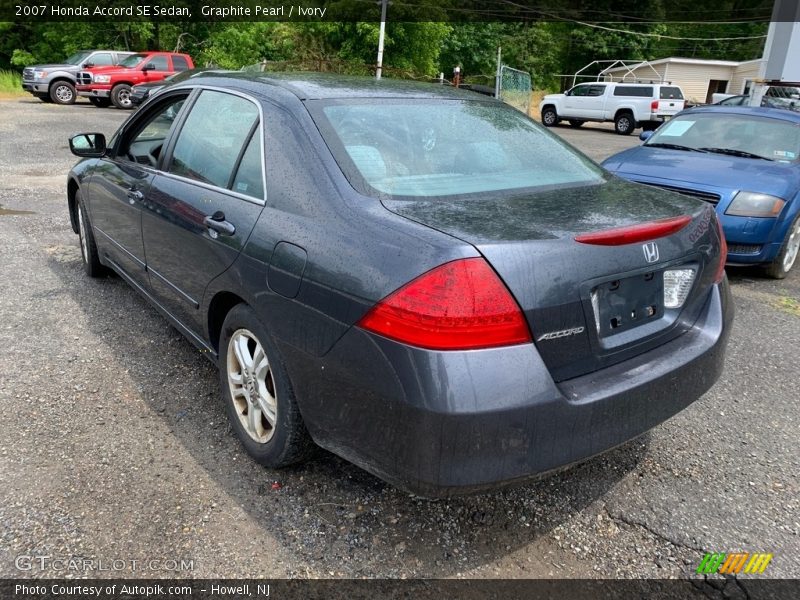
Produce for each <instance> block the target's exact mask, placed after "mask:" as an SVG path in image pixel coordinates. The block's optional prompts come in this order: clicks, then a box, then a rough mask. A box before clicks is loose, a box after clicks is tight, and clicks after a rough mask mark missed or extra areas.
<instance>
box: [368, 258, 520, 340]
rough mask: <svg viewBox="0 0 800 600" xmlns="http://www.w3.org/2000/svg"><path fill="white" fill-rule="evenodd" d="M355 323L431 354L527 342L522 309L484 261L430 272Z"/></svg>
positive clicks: (474, 260)
mask: <svg viewBox="0 0 800 600" xmlns="http://www.w3.org/2000/svg"><path fill="white" fill-rule="evenodd" d="M358 325H359V326H360V327H362V328H363V329H366V330H368V331H371V332H373V333H377V334H379V335H382V336H384V337H387V338H390V339H393V340H397V341H398V342H403V343H404V344H410V345H412V346H419V347H421V348H429V349H432V350H474V349H477V348H493V347H496V346H511V345H515V344H525V343H529V342H531V341H532V340H531V332H530V329H529V328H528V324H527V322H526V321H525V316H524V315H523V314H522V310H521V309H520V307H519V305H518V304H517V303H516V301H515V300H514V298H513V297H512V296H511V293H510V292H509V291H508V289H507V288H506V286H505V285H504V284H503V282H502V281H501V280H500V278H499V277H498V276H497V274H496V273H495V272H494V271H493V270H492V268H491V267H490V266H489V264H488V263H487V262H486V261H485V260H483V259H482V258H465V259H461V260H456V261H453V262H449V263H446V264H444V265H441V266H439V267H436V268H435V269H432V270H430V271H428V272H427V273H424V274H422V275H420V276H419V277H417V278H416V279H414V280H412V281H411V282H409V283H407V284H406V285H404V286H403V287H401V288H400V289H398V290H396V291H395V292H392V293H391V294H389V295H388V296H387V297H386V298H384V299H383V300H381V301H380V302H378V303H377V304H376V305H375V306H373V307H372V308H371V309H370V311H369V312H368V313H367V314H366V315H364V317H363V318H362V319H361V320H360V321H359V323H358Z"/></svg>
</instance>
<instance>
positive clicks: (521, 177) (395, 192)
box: [307, 98, 602, 198]
mask: <svg viewBox="0 0 800 600" xmlns="http://www.w3.org/2000/svg"><path fill="white" fill-rule="evenodd" d="M307 104H308V106H309V109H310V111H311V113H312V116H313V117H314V119H315V121H316V122H317V125H318V126H319V128H320V131H321V132H322V134H323V136H324V138H325V141H326V143H327V144H328V146H329V148H330V149H331V151H332V152H333V155H334V157H335V159H336V161H337V163H338V164H339V166H340V167H341V169H342V171H343V172H344V174H345V176H346V177H347V178H348V180H349V181H350V183H351V184H352V185H353V187H354V188H356V190H358V191H359V192H361V193H363V194H366V195H372V196H377V197H379V196H386V195H389V196H392V197H395V198H403V197H408V198H420V197H426V198H431V197H451V196H460V195H465V194H477V193H486V192H495V191H503V190H519V189H522V188H541V187H547V186H570V185H579V184H587V183H595V182H599V181H602V171H601V170H600V169H599V168H598V167H597V166H596V165H594V164H593V163H592V162H591V161H590V160H588V159H587V158H585V157H583V156H582V155H580V154H578V153H577V152H576V151H575V150H573V149H571V148H570V147H569V146H567V145H566V144H564V143H563V142H561V141H560V140H559V139H558V138H556V137H555V136H554V135H552V134H551V133H549V132H547V131H546V130H544V128H543V127H541V126H540V125H538V124H536V123H534V122H533V121H531V119H529V118H528V117H526V116H525V115H524V114H522V113H521V112H519V111H517V110H515V109H513V108H510V107H508V106H506V105H504V104H500V103H495V102H480V101H478V102H476V101H462V100H420V99H409V100H386V99H374V100H373V99H360V98H359V99H354V100H337V101H330V102H324V101H319V102H308V103H307Z"/></svg>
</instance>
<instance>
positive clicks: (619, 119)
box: [614, 112, 636, 135]
mask: <svg viewBox="0 0 800 600" xmlns="http://www.w3.org/2000/svg"><path fill="white" fill-rule="evenodd" d="M634 129H636V121H635V120H634V118H633V115H632V114H631V113H629V112H621V113H619V114H618V115H617V116H616V117H615V118H614V131H616V132H617V133H618V134H620V135H630V134H632V133H633V130H634Z"/></svg>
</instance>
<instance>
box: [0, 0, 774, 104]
mask: <svg viewBox="0 0 800 600" xmlns="http://www.w3.org/2000/svg"><path fill="white" fill-rule="evenodd" d="M735 1H736V0H719V2H721V3H723V4H726V6H727V5H728V4H730V5H731V6H733V4H732V3H735ZM602 2H606V4H607V6H604V5H603V4H602ZM593 6H594V7H595V8H598V9H599V10H600V11H601V12H602V11H606V12H605V13H603V14H608V15H612V16H613V15H614V14H621V15H622V16H623V17H628V16H631V17H632V16H639V15H645V14H646V15H648V18H647V19H646V20H644V19H643V20H642V21H641V22H633V21H631V20H627V21H625V22H616V23H599V22H594V23H588V24H582V23H578V22H576V21H574V20H573V21H568V20H553V21H519V22H489V23H450V24H447V23H436V22H410V23H406V22H401V21H392V20H391V18H390V19H389V21H388V23H387V27H386V39H385V52H384V66H385V68H386V72H387V73H389V74H395V75H398V76H404V77H419V78H426V77H429V78H432V77H436V75H437V74H438V73H439V72H443V73H444V74H445V77H446V78H448V79H449V78H450V77H451V76H452V72H453V67H454V66H460V67H461V70H462V73H464V74H465V75H466V76H467V77H468V78H472V79H470V80H472V81H474V82H475V83H487V84H491V81H492V78H493V76H494V73H495V69H496V58H497V49H498V47H500V48H502V56H503V63H505V64H507V65H509V66H512V67H515V68H518V69H522V70H525V71H529V72H531V73H532V75H533V82H534V86H535V87H537V88H551V89H554V88H558V87H559V86H560V85H561V83H562V81H563V79H561V78H559V77H558V75H559V74H569V73H574V72H575V71H576V70H577V69H580V68H581V67H583V66H584V65H586V64H587V63H589V62H590V61H592V60H602V59H625V60H641V59H650V60H652V59H658V58H664V57H667V56H684V57H696V58H715V59H727V60H748V59H752V58H758V57H760V56H761V53H762V50H763V46H764V40H763V38H760V39H752V40H742V41H737V40H715V39H714V38H726V37H732V38H736V37H744V36H761V35H764V34H765V33H766V28H767V25H766V24H765V23H752V22H743V23H734V24H697V23H694V24H692V23H667V22H665V21H664V14H665V13H664V11H665V10H666V9H665V6H666V5H665V4H664V2H663V0H594V2H593ZM390 17H391V15H390ZM609 20H613V19H611V17H609ZM665 36H666V37H665ZM672 38H702V39H698V40H687V39H672ZM377 45H378V24H377V23H366V22H363V23H342V22H310V23H286V22H238V23H223V22H216V23H202V22H179V21H176V22H170V23H164V22H160V23H159V22H148V21H132V22H124V21H121V22H108V23H87V22H67V23H46V22H27V23H0V69H6V68H17V69H19V68H21V67H22V66H24V65H26V64H32V63H48V62H59V61H61V60H63V59H64V58H65V57H66V56H68V55H69V54H71V53H73V52H75V51H76V50H79V49H84V48H101V47H102V48H115V49H121V50H148V49H163V50H180V51H182V52H187V53H189V54H190V55H191V56H192V57H193V58H194V60H195V63H196V64H197V65H198V66H205V65H212V64H213V65H217V66H220V67H223V68H233V69H237V68H240V67H242V66H245V65H248V64H253V63H256V62H260V61H275V62H276V63H279V64H283V65H284V66H285V68H302V69H308V70H338V71H341V72H352V73H369V72H371V71H372V70H373V69H374V65H375V62H376V54H377Z"/></svg>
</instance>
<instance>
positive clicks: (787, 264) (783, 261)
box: [765, 215, 800, 279]
mask: <svg viewBox="0 0 800 600" xmlns="http://www.w3.org/2000/svg"><path fill="white" fill-rule="evenodd" d="M798 254H800V215H797V217H795V219H794V221H793V222H792V224H791V226H790V227H789V231H787V232H786V238H785V239H784V240H783V244H782V245H781V249H780V250H779V251H778V255H777V256H776V257H775V260H773V261H772V262H771V263H770V264H768V265H767V267H766V269H765V271H766V274H767V276H768V277H772V278H773V279H784V278H785V277H786V276H787V275H788V274H789V271H791V269H792V267H793V266H794V265H795V263H796V262H797V256H798Z"/></svg>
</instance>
